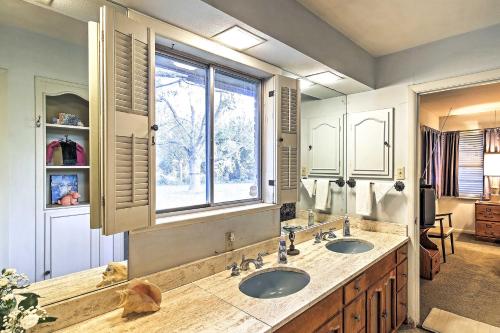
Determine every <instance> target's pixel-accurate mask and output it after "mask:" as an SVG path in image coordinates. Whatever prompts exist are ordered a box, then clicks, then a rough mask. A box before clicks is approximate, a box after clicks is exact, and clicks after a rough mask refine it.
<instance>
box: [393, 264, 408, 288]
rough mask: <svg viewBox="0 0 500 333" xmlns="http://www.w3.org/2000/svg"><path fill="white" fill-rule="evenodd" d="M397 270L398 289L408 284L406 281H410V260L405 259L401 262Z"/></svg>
mask: <svg viewBox="0 0 500 333" xmlns="http://www.w3.org/2000/svg"><path fill="white" fill-rule="evenodd" d="M396 272H397V280H396V287H397V288H398V290H400V289H401V288H403V286H406V283H407V281H408V260H405V261H403V262H402V263H401V264H399V265H398V267H397V268H396Z"/></svg>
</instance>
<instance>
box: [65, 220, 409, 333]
mask: <svg viewBox="0 0 500 333" xmlns="http://www.w3.org/2000/svg"><path fill="white" fill-rule="evenodd" d="M336 233H337V236H338V238H342V236H340V232H338V231H337V232H336ZM351 233H352V237H350V238H359V239H364V240H368V241H370V242H372V243H373V244H374V248H373V249H372V250H370V251H368V252H365V253H360V254H339V253H334V252H331V251H329V250H327V249H326V248H325V244H326V243H327V242H326V241H324V242H322V243H321V244H314V241H313V240H309V241H306V242H304V243H301V244H299V245H297V248H298V249H299V250H300V251H301V253H300V254H299V255H298V256H294V257H290V256H289V257H288V259H289V260H288V264H287V265H284V266H287V267H291V268H296V269H301V270H304V271H306V272H307V273H308V274H309V275H310V277H311V280H310V282H309V284H308V285H307V286H306V287H305V288H304V289H302V290H300V291H299V292H297V293H295V294H292V295H289V296H287V297H282V298H275V299H255V298H252V297H249V296H246V295H244V294H243V293H241V292H240V291H239V289H238V286H239V284H240V282H241V281H242V280H243V279H245V278H246V277H248V276H249V275H252V274H256V272H261V271H263V270H266V269H272V268H273V267H277V266H283V265H278V264H277V263H276V261H277V256H276V253H274V254H271V255H269V256H266V257H264V263H265V264H264V268H262V269H260V270H255V269H254V268H253V266H250V267H251V268H250V269H249V271H247V272H241V275H240V276H238V277H230V274H229V272H228V271H224V272H220V273H217V274H215V275H212V276H209V277H207V278H204V279H201V280H198V281H195V282H193V283H190V284H187V285H184V286H182V287H179V288H176V289H173V290H170V291H167V292H165V293H163V301H162V305H161V310H160V311H158V312H156V313H153V314H149V315H144V316H136V317H130V318H128V319H126V318H121V316H120V315H121V309H118V310H114V311H111V312H109V313H106V314H104V315H101V316H98V317H96V318H92V319H89V320H87V321H84V322H82V323H79V324H76V325H73V326H70V327H67V328H65V329H64V330H62V331H64V332H252V333H253V332H255V333H257V332H271V331H274V330H276V329H277V328H279V327H281V326H282V325H283V324H285V323H286V322H288V321H289V320H291V319H292V318H294V317H296V316H297V315H298V314H300V313H301V312H303V311H305V310H306V309H308V308H309V307H311V306H312V305H313V304H315V303H317V302H319V301H320V300H322V299H323V298H325V297H326V296H328V295H329V294H330V293H331V292H333V291H334V290H336V289H338V288H339V287H341V286H342V285H344V284H345V283H346V282H348V281H349V280H351V279H352V278H353V277H355V276H356V275H357V274H359V273H360V272H362V271H364V270H365V269H367V268H368V267H370V266H371V265H373V264H374V263H376V262H377V261H378V260H380V259H382V258H383V257H384V256H385V255H386V254H388V253H390V252H391V251H393V250H395V249H397V248H398V247H399V246H401V245H402V244H404V243H405V242H406V241H407V239H408V238H407V237H406V236H401V235H397V234H391V233H383V232H371V231H364V230H360V229H357V228H352V229H351Z"/></svg>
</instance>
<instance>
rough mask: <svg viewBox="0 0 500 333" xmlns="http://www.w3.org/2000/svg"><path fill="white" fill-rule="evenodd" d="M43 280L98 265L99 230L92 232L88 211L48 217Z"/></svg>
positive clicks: (63, 213) (59, 212)
mask: <svg viewBox="0 0 500 333" xmlns="http://www.w3.org/2000/svg"><path fill="white" fill-rule="evenodd" d="M44 230H45V246H44V259H45V260H44V278H45V279H48V278H55V277H58V276H63V275H67V274H70V273H75V272H80V271H83V270H86V269H89V268H93V267H97V266H98V265H99V242H98V239H99V230H95V229H90V214H89V212H88V209H86V210H84V211H82V210H80V211H75V210H72V209H59V210H55V211H53V212H47V213H46V214H45V225H44Z"/></svg>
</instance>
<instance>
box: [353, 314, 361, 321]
mask: <svg viewBox="0 0 500 333" xmlns="http://www.w3.org/2000/svg"><path fill="white" fill-rule="evenodd" d="M354 320H356V321H360V320H361V316H360V315H359V314H357V313H356V314H355V315H354Z"/></svg>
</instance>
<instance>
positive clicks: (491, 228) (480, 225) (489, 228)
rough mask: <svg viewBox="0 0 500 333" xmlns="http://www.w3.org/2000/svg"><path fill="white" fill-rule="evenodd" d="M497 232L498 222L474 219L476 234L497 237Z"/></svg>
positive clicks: (499, 224)
mask: <svg viewBox="0 0 500 333" xmlns="http://www.w3.org/2000/svg"><path fill="white" fill-rule="evenodd" d="M499 232H500V223H499V222H486V221H476V235H478V236H485V237H498V236H499Z"/></svg>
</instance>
